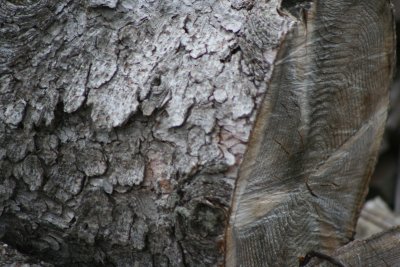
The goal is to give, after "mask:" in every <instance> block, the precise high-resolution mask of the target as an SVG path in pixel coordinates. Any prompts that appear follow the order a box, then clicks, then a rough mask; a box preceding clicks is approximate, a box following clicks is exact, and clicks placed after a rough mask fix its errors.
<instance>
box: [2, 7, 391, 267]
mask: <svg viewBox="0 0 400 267" xmlns="http://www.w3.org/2000/svg"><path fill="white" fill-rule="evenodd" d="M280 2H281V1H279V0H270V1H252V0H231V1H228V0H222V1H216V0H205V1H191V0H172V1H162V0H152V1H145V0H85V1H72V0H64V1H55V0H19V1H17V0H7V1H0V36H1V38H0V169H1V172H0V238H1V239H2V240H3V241H5V242H6V243H9V244H11V245H13V246H15V247H17V248H19V249H20V250H21V251H24V252H28V253H30V254H34V255H37V256H38V257H41V258H45V259H46V260H47V261H49V262H51V263H53V264H55V265H58V266H63V265H64V266H80V265H81V266H88V265H90V266H93V265H99V266H100V265H104V266H157V267H158V266H160V267H162V266H216V265H223V264H224V253H225V251H226V249H228V251H229V253H230V255H236V254H238V255H240V256H241V259H240V261H239V262H237V261H236V260H237V259H236V258H233V257H230V258H228V259H234V261H236V263H232V265H231V263H228V264H227V266H234V265H238V266H239V265H242V266H246V267H247V266H265V264H270V260H271V255H272V256H273V257H275V256H277V259H278V260H277V261H276V262H275V263H276V264H280V263H281V262H282V260H283V259H284V258H286V257H287V255H288V253H292V254H291V256H292V257H290V258H288V259H287V260H288V261H287V264H286V265H288V266H289V265H291V264H292V263H293V262H294V259H296V257H297V256H298V255H300V254H303V253H305V252H306V251H305V250H306V249H312V248H315V247H316V246H322V249H323V250H324V251H325V250H331V249H333V248H334V247H335V246H336V245H339V244H343V243H345V242H346V241H348V240H349V238H350V237H351V235H352V231H353V227H354V223H355V219H356V217H357V209H358V206H359V205H360V203H361V201H362V199H363V196H364V193H365V187H366V183H367V180H368V176H369V172H370V171H371V168H372V166H373V162H374V157H375V150H376V148H377V145H378V144H379V140H378V139H376V137H379V136H380V134H381V125H382V123H383V121H384V116H385V108H386V104H387V103H386V102H387V98H386V91H385V90H386V89H387V83H388V81H389V76H390V73H391V68H392V65H391V59H392V56H393V50H392V46H393V42H394V39H393V35H392V30H393V29H392V28H391V26H392V24H391V22H392V21H391V13H390V7H389V4H388V3H387V1H384V0H379V1H371V3H369V2H370V1H356V0H353V1H350V0H348V1H344V0H342V1H334V2H332V1H322V0H320V1H317V0H316V1H313V2H310V1H301V5H300V6H296V5H294V4H292V2H293V1H283V3H282V5H283V6H282V7H280ZM330 3H332V4H330ZM326 5H331V6H326ZM328 9H329V10H330V9H332V10H330V11H329V12H328V11H327V10H328ZM325 13H326V14H325ZM318 14H325V15H321V16H319V15H318ZM343 14H347V15H346V16H344V15H343ZM340 23H342V24H340ZM317 24H320V25H324V27H323V28H321V29H322V32H321V33H319V32H318V28H315V25H317ZM332 25H333V26H332ZM287 33H288V34H287ZM286 34H287V35H286ZM317 34H320V36H316V35H317ZM337 43H342V45H339V44H337ZM304 44H306V45H304ZM343 44H344V45H343ZM350 44H351V45H350ZM321 49H325V52H321ZM277 56H278V59H276V58H277ZM285 56H288V58H286V57H285ZM348 57H350V59H349V58H348ZM331 59H332V60H333V61H332V62H331V61H330V60H331ZM360 66H361V67H360ZM338 67H343V68H344V69H343V70H342V69H339V70H338V69H337V68H338ZM272 73H274V74H272ZM271 77H272V78H271ZM285 77H287V78H285ZM303 78H304V82H303ZM285 79H286V80H287V82H286V83H285V81H286V80H285ZM311 81H313V82H314V84H319V85H318V86H310V88H308V87H309V85H313V83H311ZM297 82H298V83H299V84H297ZM346 82H347V83H346ZM291 86H294V87H291ZM305 86H307V88H306V87H305ZM278 89H279V90H278ZM306 89H307V90H306ZM319 89H321V92H320V93H319V92H318V90H319ZM308 90H309V91H308ZM266 92H267V96H266V97H264V95H265V93H266ZM306 92H308V93H306ZM306 95H307V96H306ZM263 99H264V100H263ZM261 102H262V104H261ZM296 103H297V105H296ZM338 105H340V108H339V109H338V111H337V110H336V108H337V107H338ZM308 106H310V107H308ZM257 110H261V111H260V112H259V115H258V120H257V122H256V124H255V126H253V124H254V122H255V118H256V113H257ZM267 113H268V114H267ZM284 113H285V114H288V116H287V117H286V115H283V114H284ZM299 115H300V116H299ZM263 116H264V117H265V116H266V117H265V118H264V119H265V120H260V118H263ZM349 116H352V118H351V120H348V117H349ZM353 117H354V118H353ZM273 120H274V121H273ZM271 121H273V122H272V124H271ZM264 125H269V126H268V127H269V128H268V129H271V132H270V133H268V131H267V130H266V129H265V128H264V127H267V126H264ZM301 126H304V127H301ZM252 127H255V130H254V134H253V137H252V140H251V141H250V150H249V151H250V152H248V154H249V153H250V154H251V153H253V152H251V151H253V150H254V149H256V144H258V143H260V147H258V148H257V149H261V151H262V153H256V154H257V155H259V157H260V158H254V159H256V160H257V162H261V163H260V164H261V165H259V166H262V168H269V167H270V166H271V168H275V169H274V170H276V172H274V173H271V172H270V173H268V172H258V173H257V175H258V176H257V177H259V176H260V175H261V174H262V175H261V176H263V177H264V178H265V179H264V178H263V179H260V180H258V178H257V177H256V176H254V178H252V177H253V176H252V175H253V174H251V176H248V177H247V178H249V181H245V180H246V179H247V178H246V177H244V176H243V173H244V172H245V171H246V170H247V171H249V170H250V169H249V166H250V165H249V164H250V163H249V160H250V159H251V157H249V156H247V157H246V159H245V162H244V164H245V165H244V168H242V171H241V173H242V175H241V176H239V182H238V183H237V188H236V198H235V201H236V202H233V214H234V215H233V216H232V218H233V219H232V221H231V223H232V225H233V227H234V229H235V231H238V233H239V232H240V231H244V232H240V233H239V236H235V240H234V241H232V240H229V239H228V247H227V248H225V230H226V228H227V224H228V222H229V217H230V207H231V205H232V204H231V203H232V202H231V199H232V196H233V195H234V190H235V185H236V178H237V176H238V169H239V166H240V165H241V162H242V158H243V155H244V153H245V150H246V148H247V147H248V144H249V136H250V131H251V129H252ZM332 127H333V128H335V129H334V130H332V131H331V128H332ZM282 136H285V138H286V139H284V140H282V139H280V138H281V137H282ZM300 137H301V138H300ZM263 140H266V142H263ZM301 140H302V141H301ZM289 141H290V142H291V143H289ZM282 142H283V143H282ZM303 142H304V143H303ZM300 144H301V145H300ZM303 146H305V147H303ZM283 148H285V149H283ZM338 148H340V149H341V150H337V149H338ZM288 149H289V150H288ZM336 150H337V151H338V152H337V153H336V154H335V151H336ZM353 151H356V152H357V153H355V154H354V153H353ZM288 154H290V155H292V154H293V155H294V156H293V157H292V158H290V159H288V158H289V155H288ZM269 160H272V161H271V162H269ZM279 160H281V161H279ZM246 162H247V163H246ZM265 162H267V165H265ZM278 163H279V164H278ZM353 163H357V164H359V165H357V166H354V165H352V164H353ZM252 168H253V167H252ZM315 168H318V170H319V171H317V172H315V171H313V170H314V169H315ZM352 168H353V169H352ZM255 169H257V168H255ZM257 170H258V169H257ZM338 170H339V175H336V176H335V175H333V173H334V172H336V171H338ZM272 174H273V175H274V178H273V179H276V181H275V180H274V181H273V180H271V179H272V178H271V177H272V176H271V175H272ZM281 175H282V176H281ZM261 176H260V177H261ZM275 176H276V177H277V178H276V177H275ZM305 178H306V179H307V180H304V179H305ZM350 178H351V179H350ZM251 179H253V180H251ZM281 179H284V180H285V181H288V182H284V183H282V180H281ZM346 179H347V180H346ZM244 181H245V182H244ZM247 182H250V183H249V184H251V183H252V182H254V186H259V189H260V190H264V192H263V195H264V196H265V199H263V200H265V201H266V202H263V203H261V202H259V201H260V200H259V199H255V200H256V201H257V202H253V204H257V203H261V204H262V205H259V206H262V207H261V208H260V209H259V212H258V213H257V214H258V215H257V216H256V217H254V216H253V215H252V216H250V217H249V218H244V219H246V220H247V219H250V220H253V219H258V218H264V219H263V223H264V225H265V226H267V227H270V229H272V230H273V227H275V228H276V229H275V230H276V232H275V233H276V234H277V235H279V234H281V233H282V231H286V232H287V233H288V235H287V236H285V237H281V240H280V241H281V244H284V245H286V244H289V243H292V244H293V245H290V246H288V249H286V248H284V247H282V250H279V249H280V247H277V246H275V245H274V244H267V243H265V242H264V243H262V246H270V245H271V246H270V247H268V248H267V247H257V243H254V246H255V248H256V250H251V251H250V250H246V249H247V248H250V247H251V248H252V247H253V244H251V246H248V243H246V242H250V243H251V242H252V240H254V239H252V238H248V237H249V236H246V235H247V234H246V233H245V231H246V230H244V228H242V226H243V225H244V224H243V223H242V222H239V224H238V221H235V216H236V215H235V214H236V212H238V211H239V212H242V211H241V206H240V205H251V204H250V202H248V201H243V199H242V200H240V198H241V197H243V196H246V197H247V196H250V195H252V194H253V190H254V189H255V187H254V186H251V187H246V186H245V185H246V184H247ZM259 182H260V183H259ZM257 183H259V184H258V185H256V184H257ZM332 185H333V186H332ZM323 188H326V189H323ZM248 189H250V190H248ZM246 190H247V191H246ZM242 191H243V192H244V194H242ZM339 191H340V194H338V193H337V192H339ZM257 194H258V193H257ZM258 195H260V194H258ZM338 196H339V197H340V198H341V199H342V201H339V200H338V199H337V197H338ZM251 199H252V197H250V198H248V200H251ZM242 201H243V202H242ZM335 201H337V202H335ZM238 203H243V204H240V205H239V206H238ZM338 203H339V204H338ZM300 204H301V205H304V207H305V208H300V209H298V210H294V211H292V208H293V209H297V208H298V207H300ZM318 205H319V206H318ZM273 206H275V208H274V210H273V211H272V210H271V208H272V207H273ZM314 207H320V208H323V209H330V213H329V214H328V213H326V211H325V210H321V211H319V213H318V216H321V217H317V213H314V212H313V210H314ZM270 210H271V212H272V213H269V214H277V215H280V214H282V216H275V219H273V218H272V217H273V216H272V217H264V215H266V214H267V213H268V211H270ZM342 212H343V214H342ZM331 214H333V216H331ZM289 215H290V216H293V217H291V218H289V217H288V216H289ZM335 216H337V217H335ZM342 216H343V217H342ZM339 217H340V218H339ZM267 218H268V219H267ZM307 218H311V219H312V220H311V221H309V222H310V223H306V222H307ZM318 218H319V219H318ZM333 218H336V219H337V220H333V221H332V224H331V221H329V220H331V219H333ZM272 220H273V221H272ZM253 221H254V226H255V227H256V228H257V227H260V226H261V224H260V222H261V221H259V222H257V220H253ZM297 224H299V226H297ZM274 225H275V226H274ZM282 225H284V227H283V228H281V227H280V226H282ZM301 226H303V228H301ZM321 226H323V227H325V226H326V228H324V229H322V228H321ZM289 228H290V229H291V230H288V229H289ZM256 230H257V229H256ZM272 230H271V231H272ZM302 231H303V232H304V234H303V235H299V233H301V232H302ZM325 231H328V232H329V233H332V232H333V233H335V235H336V238H337V239H334V238H330V237H327V236H325V235H326V234H327V233H328V232H325ZM271 233H272V232H270V233H267V235H266V237H272V236H271ZM243 234H244V235H245V238H243V237H242V235H243ZM254 234H258V232H257V231H255V232H254ZM231 236H232V235H231ZM259 237H260V238H261V239H263V238H265V237H263V236H261V235H260V236H259ZM270 240H273V241H274V240H275V241H276V240H277V239H276V238H275V237H273V238H271V239H270ZM307 240H311V241H307ZM327 240H328V241H329V242H328V241H327ZM303 241H304V242H303ZM229 242H231V243H229ZM232 242H235V244H239V249H238V250H237V251H236V248H235V247H234V246H233V245H232ZM294 246H297V247H300V248H301V249H300V250H297V249H293V247H294ZM289 247H290V248H289ZM260 249H261V250H263V251H261V250H260ZM266 251H270V252H271V253H272V254H271V255H269V256H268V257H266V256H265V255H264V254H263V253H264V252H266ZM260 253H261V254H260ZM274 253H275V254H274ZM246 255H248V256H250V255H253V256H254V257H256V258H254V259H257V260H251V262H250V261H249V262H248V261H247V259H248V256H246ZM259 255H261V258H260V259H262V261H259V259H258V258H257V257H258V256H259ZM247 263H248V264H247ZM271 265H272V263H271Z"/></svg>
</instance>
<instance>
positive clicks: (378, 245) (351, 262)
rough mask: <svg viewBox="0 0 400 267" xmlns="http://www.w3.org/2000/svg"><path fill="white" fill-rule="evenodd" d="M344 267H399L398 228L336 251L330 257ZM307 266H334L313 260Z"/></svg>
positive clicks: (399, 242) (399, 244)
mask: <svg viewBox="0 0 400 267" xmlns="http://www.w3.org/2000/svg"><path fill="white" fill-rule="evenodd" d="M331 258H333V259H334V260H336V261H337V262H340V263H342V264H343V265H344V266H346V267H353V266H399V263H400V227H398V226H397V227H395V228H392V229H390V230H388V231H385V232H382V233H379V234H376V235H374V236H372V237H370V238H368V239H366V240H356V241H353V242H351V243H349V244H347V245H346V246H343V247H341V248H339V249H337V250H336V251H335V252H334V253H333V254H332V256H331ZM307 266H327V267H329V266H334V265H332V264H331V262H329V261H326V260H321V259H317V258H314V259H313V261H312V262H310V263H309V265H307Z"/></svg>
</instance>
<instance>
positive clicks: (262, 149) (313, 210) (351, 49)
mask: <svg viewBox="0 0 400 267" xmlns="http://www.w3.org/2000/svg"><path fill="white" fill-rule="evenodd" d="M283 12H284V11H283ZM303 12H305V13H304V14H303V15H302V16H299V18H297V22H296V23H295V24H294V26H293V28H292V29H291V30H290V31H289V33H288V34H287V35H286V37H285V39H284V40H283V42H282V44H281V47H280V50H279V52H278V56H277V60H276V61H275V63H274V68H275V69H274V72H273V75H272V79H271V82H270V85H269V88H268V91H267V93H266V95H265V98H264V100H263V102H262V104H261V107H260V109H259V113H258V116H257V119H256V124H255V127H254V129H253V132H252V135H251V139H250V145H249V148H248V150H247V152H246V155H245V158H244V161H243V164H242V167H241V170H240V173H239V178H238V180H237V184H236V189H235V196H234V199H233V204H232V213H231V219H230V226H229V229H228V231H227V257H226V265H227V266H246V267H251V266H254V267H256V266H296V264H298V257H301V256H304V255H305V254H306V253H307V252H308V251H311V250H318V251H321V252H325V253H329V252H332V251H333V250H334V249H335V248H337V247H338V246H340V245H343V244H345V243H347V242H348V241H349V240H350V239H351V238H352V236H353V234H354V227H355V223H356V220H357V217H358V215H359V210H360V206H361V204H362V203H363V200H364V197H365V195H366V192H367V187H368V182H369V178H370V175H371V172H372V170H373V168H374V164H375V159H376V154H377V150H378V148H379V145H380V140H381V136H382V133H383V127H384V123H385V119H386V112H387V105H388V91H387V89H388V87H389V84H390V81H391V76H392V72H393V65H394V63H393V61H394V59H393V58H394V42H395V37H394V28H393V16H392V8H391V5H390V3H389V2H388V1H386V0H379V1H356V0H341V1H326V0H325V1H314V2H312V3H310V6H309V7H308V9H307V10H303Z"/></svg>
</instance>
